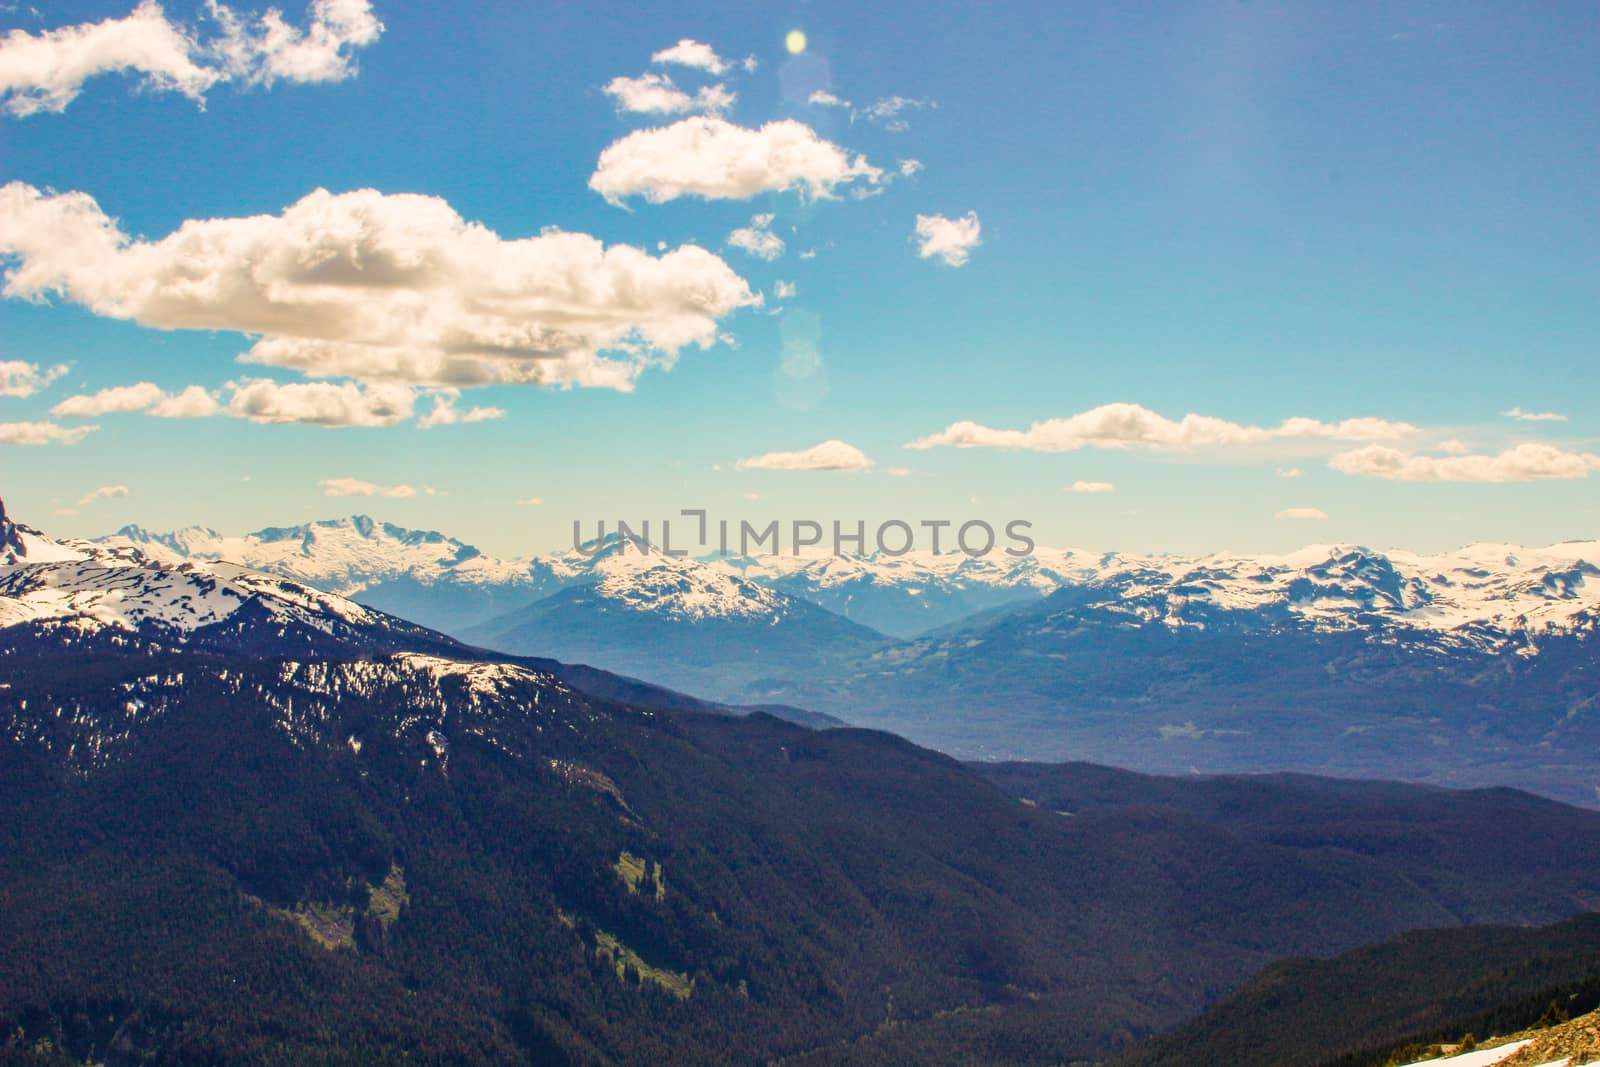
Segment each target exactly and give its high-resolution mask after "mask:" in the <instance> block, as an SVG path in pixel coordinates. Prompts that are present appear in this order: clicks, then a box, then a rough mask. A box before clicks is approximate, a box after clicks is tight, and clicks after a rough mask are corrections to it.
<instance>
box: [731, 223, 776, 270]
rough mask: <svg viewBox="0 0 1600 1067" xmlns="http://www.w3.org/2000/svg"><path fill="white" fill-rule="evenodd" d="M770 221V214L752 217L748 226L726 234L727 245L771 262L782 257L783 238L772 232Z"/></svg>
mask: <svg viewBox="0 0 1600 1067" xmlns="http://www.w3.org/2000/svg"><path fill="white" fill-rule="evenodd" d="M772 219H773V216H772V215H770V214H766V215H756V216H753V217H752V218H751V219H750V225H748V226H741V227H739V228H738V229H737V230H734V231H733V232H732V233H730V234H728V244H729V245H730V246H731V247H733V248H737V249H740V250H741V251H744V252H748V253H750V254H751V255H752V256H757V257H759V258H761V259H764V260H766V261H767V262H769V263H770V262H772V261H773V260H775V259H777V258H778V257H779V256H781V255H783V248H784V245H783V238H782V237H779V236H778V235H777V234H775V233H773V232H772Z"/></svg>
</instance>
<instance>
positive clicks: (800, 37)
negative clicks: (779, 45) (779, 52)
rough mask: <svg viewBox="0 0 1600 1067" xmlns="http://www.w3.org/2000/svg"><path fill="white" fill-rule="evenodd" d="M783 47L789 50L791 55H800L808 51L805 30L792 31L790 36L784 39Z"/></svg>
mask: <svg viewBox="0 0 1600 1067" xmlns="http://www.w3.org/2000/svg"><path fill="white" fill-rule="evenodd" d="M783 47H785V48H787V49H788V50H789V54H790V55H795V56H797V55H799V54H800V53H801V52H804V51H805V50H806V35H805V31H804V30H790V31H789V36H787V37H785V38H784V39H783Z"/></svg>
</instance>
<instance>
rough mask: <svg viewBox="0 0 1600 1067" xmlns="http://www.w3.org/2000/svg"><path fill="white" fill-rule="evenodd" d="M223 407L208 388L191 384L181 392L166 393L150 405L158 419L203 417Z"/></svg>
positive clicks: (151, 410)
mask: <svg viewBox="0 0 1600 1067" xmlns="http://www.w3.org/2000/svg"><path fill="white" fill-rule="evenodd" d="M221 409H222V406H221V405H220V404H218V403H217V398H216V397H214V396H212V395H211V393H210V392H209V391H208V390H206V389H202V388H201V387H200V386H198V385H190V386H186V387H185V388H184V390H183V391H182V392H181V393H172V394H168V395H165V396H163V397H162V398H161V399H160V400H157V401H156V402H155V403H154V404H152V405H150V414H152V415H154V416H155V417H156V418H158V419H203V418H206V417H207V416H210V415H215V414H217V412H218V411H220V410H221Z"/></svg>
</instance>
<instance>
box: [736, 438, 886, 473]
mask: <svg viewBox="0 0 1600 1067" xmlns="http://www.w3.org/2000/svg"><path fill="white" fill-rule="evenodd" d="M736 466H737V467H738V469H739V470H742V471H747V470H768V471H861V470H866V469H867V468H868V467H870V466H872V461H871V460H870V459H868V458H867V457H866V454H865V453H864V452H862V451H861V449H859V448H857V447H856V446H855V445H852V444H847V443H846V442H844V441H837V440H835V441H824V442H822V443H821V444H820V445H815V446H813V447H811V448H807V449H803V450H802V451H799V452H768V453H766V454H765V455H761V456H750V457H749V458H747V459H741V460H740V461H739V462H738V464H736Z"/></svg>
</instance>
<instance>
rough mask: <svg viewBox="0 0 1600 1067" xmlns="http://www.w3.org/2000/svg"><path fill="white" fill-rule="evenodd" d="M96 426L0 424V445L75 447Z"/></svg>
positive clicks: (27, 423) (96, 427)
mask: <svg viewBox="0 0 1600 1067" xmlns="http://www.w3.org/2000/svg"><path fill="white" fill-rule="evenodd" d="M99 428H100V427H98V426H71V427H67V426H58V425H56V424H55V423H53V422H0V445H75V444H77V443H78V442H79V441H81V440H83V439H84V437H86V436H87V435H89V434H92V433H94V432H95V431H96V430H98V429H99Z"/></svg>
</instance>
